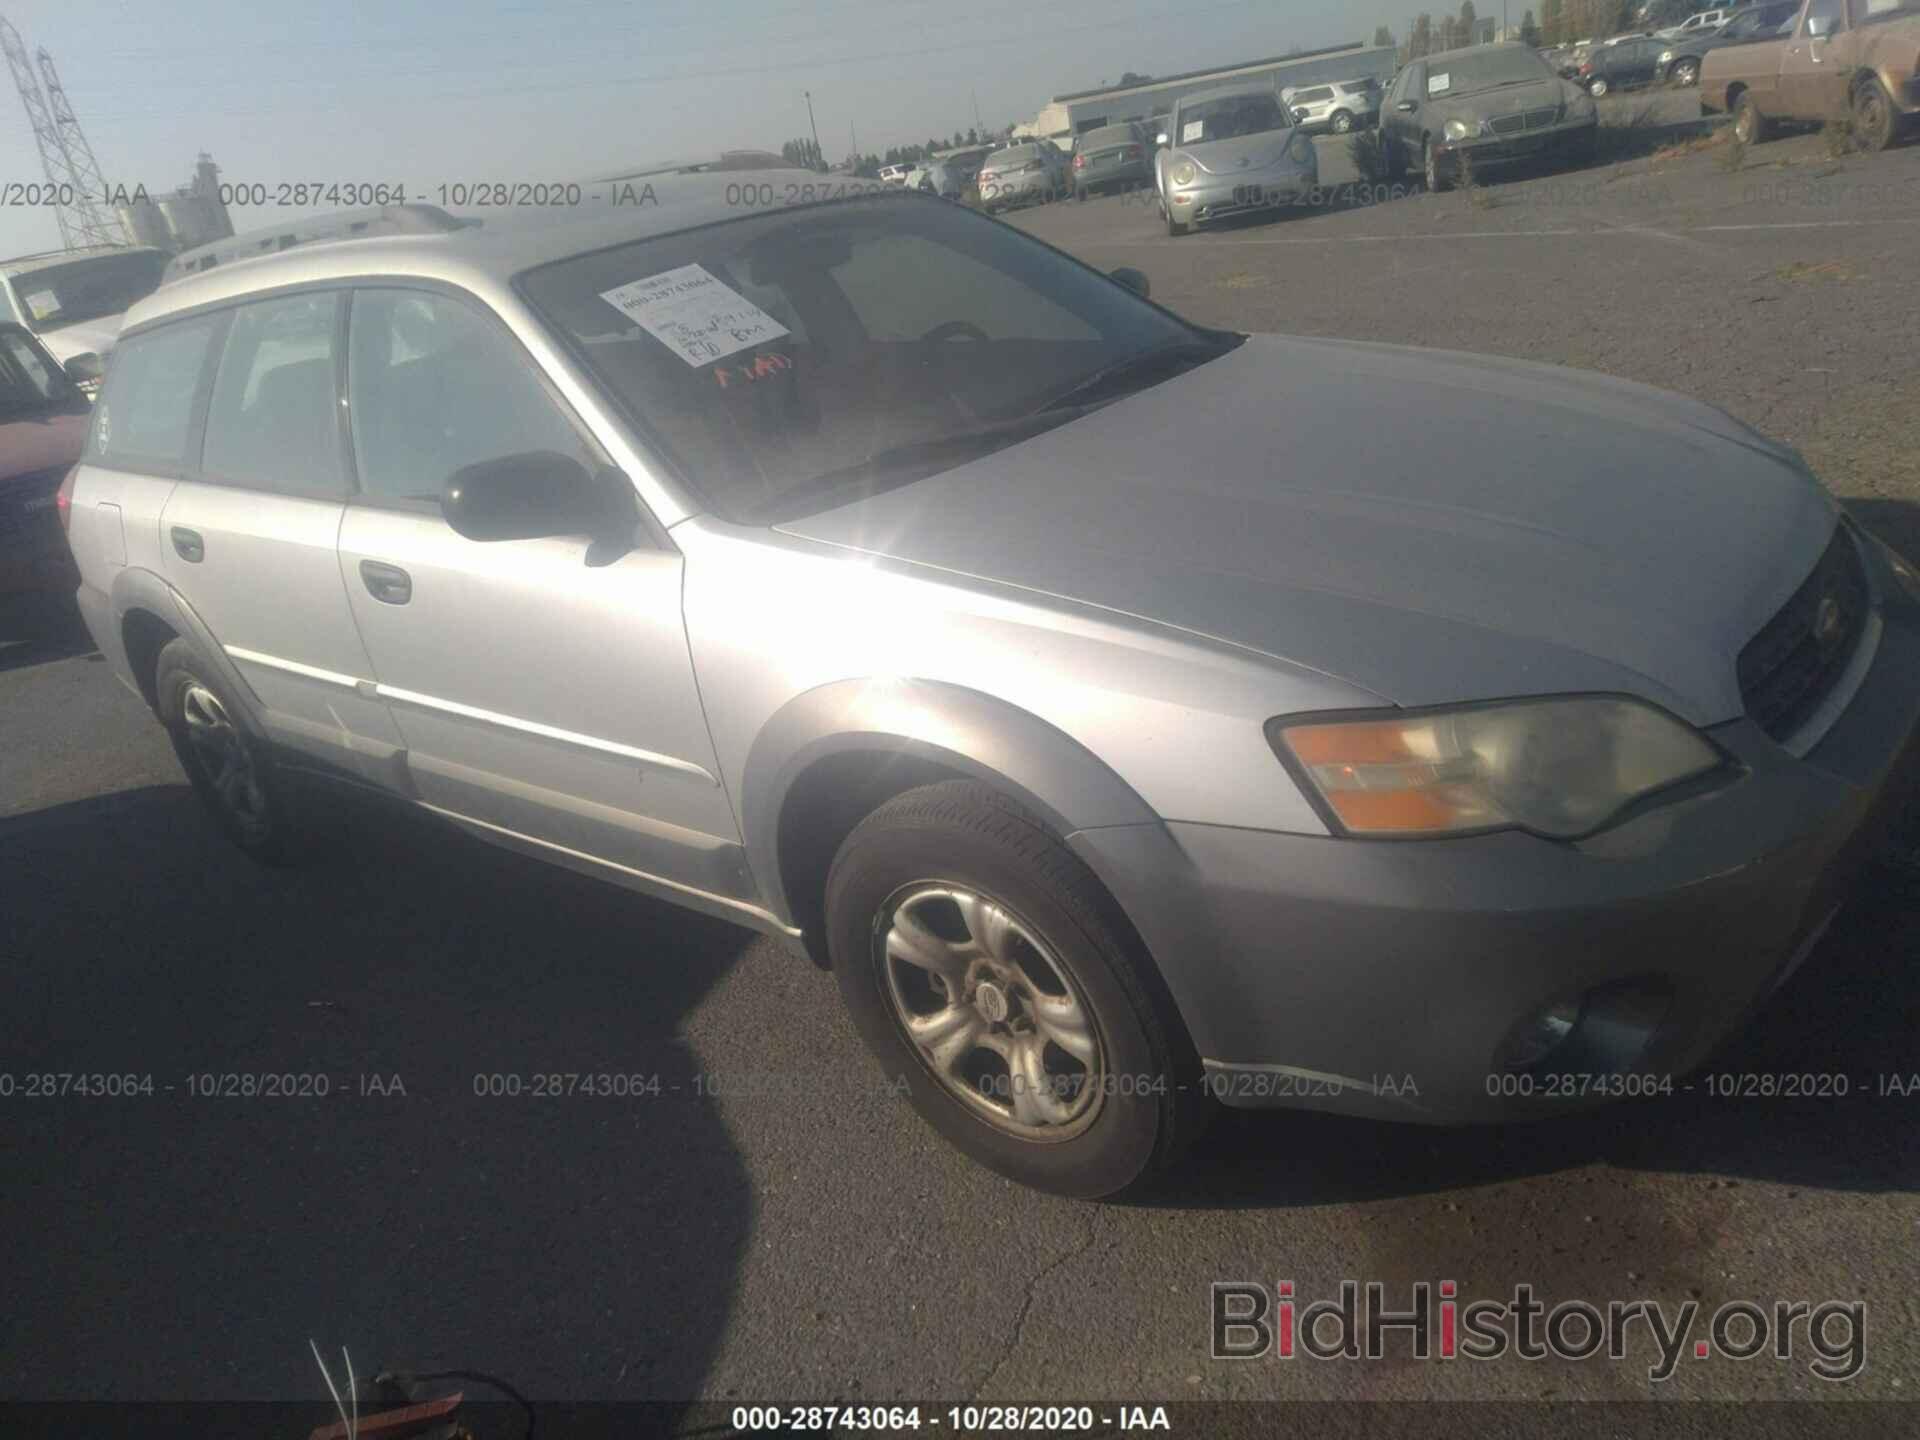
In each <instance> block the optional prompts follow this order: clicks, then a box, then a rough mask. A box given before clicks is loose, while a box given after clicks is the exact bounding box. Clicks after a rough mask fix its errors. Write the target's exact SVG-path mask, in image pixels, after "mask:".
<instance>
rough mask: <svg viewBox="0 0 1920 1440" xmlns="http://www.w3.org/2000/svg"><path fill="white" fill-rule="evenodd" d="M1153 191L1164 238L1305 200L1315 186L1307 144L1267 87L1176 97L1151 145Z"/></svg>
mask: <svg viewBox="0 0 1920 1440" xmlns="http://www.w3.org/2000/svg"><path fill="white" fill-rule="evenodd" d="M1155 143H1156V145H1158V146H1159V147H1160V148H1159V150H1158V152H1157V153H1156V154H1155V156H1154V166H1153V176H1154V188H1155V189H1157V190H1158V191H1159V192H1160V213H1161V214H1162V215H1163V216H1164V217H1165V218H1166V222H1167V233H1168V234H1169V235H1175V236H1178V235H1184V234H1186V233H1187V231H1189V230H1191V229H1192V228H1193V227H1194V226H1196V225H1203V224H1206V223H1207V222H1208V221H1210V220H1219V219H1223V218H1225V217H1227V216H1229V215H1244V214H1249V213H1251V212H1254V211H1259V210H1271V209H1274V208H1276V207H1279V206H1285V205H1297V204H1300V203H1301V202H1302V201H1305V200H1307V199H1308V198H1309V197H1310V196H1311V195H1312V194H1313V192H1314V191H1315V190H1316V189H1317V188H1318V187H1319V184H1320V157H1319V155H1318V154H1317V153H1316V152H1315V151H1314V148H1313V139H1312V137H1311V136H1309V135H1308V134H1307V132H1306V131H1305V130H1302V129H1300V128H1299V127H1298V126H1296V125H1295V124H1294V123H1293V117H1292V116H1291V115H1289V114H1288V113H1287V107H1286V106H1285V105H1284V104H1282V103H1281V100H1280V97H1279V95H1277V94H1276V93H1274V91H1273V90H1272V88H1271V87H1269V86H1264V85H1237V86H1222V87H1220V88H1218V89H1213V90H1202V91H1198V92H1196V93H1195V94H1192V95H1186V96H1182V97H1181V98H1180V100H1178V101H1177V102H1176V103H1175V104H1174V107H1173V111H1172V113H1171V114H1169V115H1168V116H1167V128H1166V129H1165V130H1164V131H1162V132H1161V133H1160V134H1159V136H1157V137H1156V140H1155Z"/></svg>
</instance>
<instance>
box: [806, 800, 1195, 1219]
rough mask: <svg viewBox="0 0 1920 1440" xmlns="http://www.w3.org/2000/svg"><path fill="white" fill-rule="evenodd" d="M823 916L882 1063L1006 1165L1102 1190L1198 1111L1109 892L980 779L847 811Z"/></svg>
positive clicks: (1176, 1026)
mask: <svg viewBox="0 0 1920 1440" xmlns="http://www.w3.org/2000/svg"><path fill="white" fill-rule="evenodd" d="M826 930H827V940H828V946H829V949H830V950H831V953H832V957H833V968H834V973H835V975H836V977H837V978H838V980H839V984H840V992H841V995H842V997H843V998H844V999H845V1001H846V1005H847V1008H848V1011H849V1012H850V1013H851V1015H852V1017H853V1021H854V1024H855V1025H856V1027H857V1028H858V1029H859V1030H860V1033H861V1035H862V1037H863V1038H864V1039H865V1040H866V1042H867V1045H868V1046H869V1048H870V1049H871V1050H872V1051H873V1053H874V1054H875V1056H876V1057H877V1058H878V1059H879V1061H880V1063H881V1066H882V1068H883V1070H884V1072H885V1073H886V1075H887V1076H888V1077H889V1078H890V1079H892V1078H895V1077H899V1078H903V1079H904V1080H905V1082H906V1085H907V1089H908V1091H909V1093H910V1095H911V1097H912V1100H913V1104H914V1108H915V1109H917V1110H918V1111H919V1112H920V1114H921V1116H922V1118H924V1119H925V1120H926V1121H927V1122H928V1123H929V1124H930V1125H932V1126H933V1127H934V1129H936V1130H938V1131H939V1132H940V1133H941V1135H943V1136H944V1137H945V1138H946V1139H947V1140H948V1141H949V1142H951V1143H952V1144H953V1145H954V1146H955V1147H956V1148H957V1149H959V1150H961V1151H962V1152H964V1153H965V1154H967V1155H969V1156H971V1157H972V1158H973V1159H975V1160H977V1161H979V1162H980V1163H981V1164H983V1165H986V1166H988V1167H989V1168H991V1169H993V1170H996V1171H998V1172H999V1173H1000V1174H1002V1175H1005V1176H1007V1177H1008V1178H1010V1179H1013V1180H1017V1181H1019V1182H1021V1183H1022V1184H1025V1185H1031V1186H1033V1187H1035V1188H1036V1189H1041V1190H1048V1191H1052V1192H1054V1193H1056V1194H1061V1195H1070V1196H1075V1197H1078V1198H1081V1199H1097V1198H1100V1197H1104V1196H1112V1195H1117V1194H1119V1193H1120V1192H1122V1191H1125V1190H1127V1189H1129V1188H1132V1187H1136V1186H1139V1185H1141V1184H1143V1183H1144V1182H1146V1181H1148V1180H1149V1179H1150V1178H1151V1177H1153V1176H1154V1175H1156V1174H1158V1173H1160V1172H1161V1171H1163V1170H1165V1169H1166V1168H1167V1167H1168V1166H1169V1165H1171V1164H1172V1163H1173V1161H1174V1160H1175V1159H1176V1158H1177V1156H1178V1155H1179V1154H1180V1152H1181V1151H1182V1150H1183V1149H1184V1148H1185V1146H1186V1144H1187V1143H1188V1142H1189V1141H1190V1140H1191V1139H1192V1138H1193V1136H1194V1134H1196V1133H1197V1131H1198V1130H1199V1128H1200V1126H1201V1124H1202V1123H1203V1122H1204V1119H1205V1116H1206V1114H1207V1113H1208V1111H1209V1110H1210V1108H1211V1105H1210V1102H1209V1100H1208V1098H1207V1095H1206V1092H1205V1088H1204V1086H1203V1084H1202V1083H1201V1080H1202V1077H1201V1074H1200V1070H1199V1066H1198V1062H1197V1060H1196V1059H1195V1058H1194V1056H1193V1053H1192V1047H1191V1044H1190V1042H1188V1041H1187V1039H1186V1035H1185V1031H1184V1029H1183V1028H1182V1027H1181V1025H1180V1023H1179V1020H1178V1018H1177V1017H1176V1016H1175V1015H1174V1013H1173V1010H1172V1005H1171V1002H1170V1001H1169V1000H1167V999H1166V998H1165V996H1164V991H1163V989H1162V987H1161V986H1160V984H1159V981H1158V977H1157V976H1156V975H1154V974H1153V972H1152V970H1151V967H1150V965H1149V964H1148V963H1147V962H1146V960H1145V958H1144V957H1143V956H1142V955H1141V954H1140V953H1139V949H1138V943H1137V941H1135V940H1134V939H1133V938H1132V936H1131V933H1130V931H1129V930H1128V929H1127V926H1126V923H1125V921H1124V919H1123V918H1122V917H1121V916H1120V913H1119V910H1118V908H1117V907H1116V906H1115V904H1114V903H1113V901H1112V899H1111V897H1109V896H1108V895H1107V893H1106V891H1105V890H1104V889H1103V888H1102V886H1101V885H1100V883H1099V881H1098V880H1096V879H1095V878H1094V875H1093V873H1092V872H1091V871H1090V870H1088V869H1087V868H1086V866H1085V865H1084V864H1083V863H1082V862H1081V861H1080V859H1079V858H1078V857H1077V856H1076V855H1074V854H1073V852H1072V851H1070V850H1069V849H1067V847H1066V846H1065V845H1063V844H1061V843H1060V842H1059V841H1058V840H1056V839H1055V838H1054V837H1053V836H1052V835H1050V834H1049V833H1047V831H1046V830H1045V829H1044V828H1043V827H1042V826H1041V824H1040V822H1039V821H1038V820H1037V819H1036V818H1035V817H1034V816H1032V815H1031V814H1029V813H1028V812H1026V811H1025V810H1024V809H1022V808H1021V807H1020V806H1019V805H1017V804H1015V803H1014V802H1013V801H1012V800H1010V799H1008V798H1007V797H1005V796H1003V795H1001V794H999V793H998V792H997V791H994V790H992V789H989V788H988V787H987V786H984V785H981V784H979V783H977V782H975V781H971V780H953V781H945V782H942V783H940V784H937V785H927V786H922V787H921V788H919V789H917V790H911V791H908V792H907V793H906V794H904V795H900V796H898V797H896V798H895V799H893V800H890V801H888V802H887V803H886V804H885V805H883V806H881V807H880V808H879V809H878V810H876V811H875V812H874V813H873V814H871V815H869V816H868V817H867V818H866V819H865V820H863V821H862V822H861V823H860V824H859V825H858V826H857V827H856V828H855V829H854V831H853V833H852V834H851V835H849V836H848V837H847V840H846V842H845V843H844V844H843V845H842V846H841V847H840V852H839V854H838V855H836V856H835V857H834V862H833V868H832V870H831V871H830V872H829V875H828V878H827V896H826Z"/></svg>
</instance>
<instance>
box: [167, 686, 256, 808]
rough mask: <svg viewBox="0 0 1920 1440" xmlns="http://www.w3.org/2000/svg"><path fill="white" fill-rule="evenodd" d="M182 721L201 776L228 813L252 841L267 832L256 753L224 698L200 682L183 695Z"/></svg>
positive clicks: (181, 703)
mask: <svg viewBox="0 0 1920 1440" xmlns="http://www.w3.org/2000/svg"><path fill="white" fill-rule="evenodd" d="M180 718H181V721H182V722H183V723H184V725H185V727H186V732H187V741H188V743H189V744H190V745H191V746H192V747H193V754H194V756H195V758H196V759H197V760H198V761H199V763H200V769H201V773H202V774H203V775H204V776H205V778H206V781H207V783H208V785H209V786H211V787H212V790H213V793H214V795H215V797H216V798H217V799H218V800H219V803H220V805H221V807H222V808H223V809H225V810H226V812H227V813H228V814H229V815H230V816H232V817H233V819H234V821H235V823H237V824H238V825H239V826H240V827H241V828H242V829H243V830H244V831H246V833H247V834H249V835H260V834H264V833H265V832H266V829H267V824H268V815H267V794H266V791H265V790H264V789H263V788H262V787H261V784H260V775H259V770H258V768H257V767H256V766H255V765H254V761H253V752H252V751H251V750H250V749H249V748H248V746H247V743H246V740H245V738H244V737H242V735H241V734H240V731H239V728H238V727H237V726H236V725H235V724H234V723H233V717H232V716H230V715H228V714H227V709H226V706H224V705H222V704H221V703H220V697H219V696H217V695H215V694H214V693H213V692H212V691H211V690H209V689H207V687H206V686H204V685H201V684H199V683H198V682H197V681H190V682H189V683H188V684H187V686H186V688H185V689H184V690H183V691H182V692H181V695H180Z"/></svg>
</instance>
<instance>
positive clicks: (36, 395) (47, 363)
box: [0, 330, 86, 420]
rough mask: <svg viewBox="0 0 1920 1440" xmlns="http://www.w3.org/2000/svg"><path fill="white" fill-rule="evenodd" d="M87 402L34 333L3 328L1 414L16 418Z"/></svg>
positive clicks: (1, 334)
mask: <svg viewBox="0 0 1920 1440" xmlns="http://www.w3.org/2000/svg"><path fill="white" fill-rule="evenodd" d="M76 402H77V405H76ZM85 404H86V402H85V401H84V400H83V399H82V398H81V397H80V394H79V392H78V391H77V390H75V389H74V387H73V385H72V384H71V383H70V382H69V381H68V379H67V377H66V375H65V373H64V372H63V371H62V370H61V369H60V368H59V366H57V365H55V364H54V363H53V359H52V357H51V356H49V355H48V354H47V353H46V351H44V350H42V349H41V348H40V347H39V346H38V345H36V344H35V343H34V342H33V340H32V339H31V338H30V337H28V336H26V335H24V334H22V333H21V332H20V331H18V330H4V331H0V417H4V418H6V419H10V420H14V419H19V418H20V417H22V416H26V415H44V414H46V413H48V412H49V411H53V410H66V409H74V408H84V407H85Z"/></svg>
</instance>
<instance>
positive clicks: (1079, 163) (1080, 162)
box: [1073, 155, 1087, 170]
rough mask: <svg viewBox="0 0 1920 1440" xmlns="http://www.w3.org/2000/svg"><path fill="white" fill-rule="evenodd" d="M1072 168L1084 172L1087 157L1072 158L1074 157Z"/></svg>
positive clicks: (1077, 156)
mask: <svg viewBox="0 0 1920 1440" xmlns="http://www.w3.org/2000/svg"><path fill="white" fill-rule="evenodd" d="M1073 168H1074V169H1076V170H1084V169H1086V168H1087V157H1086V156H1084V155H1076V156H1074V157H1073Z"/></svg>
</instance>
